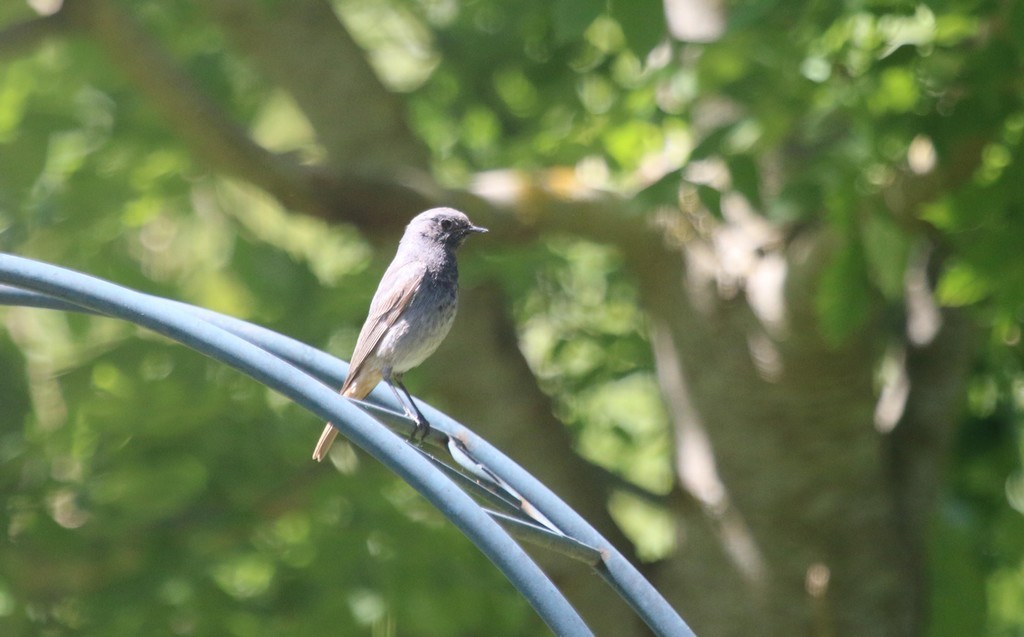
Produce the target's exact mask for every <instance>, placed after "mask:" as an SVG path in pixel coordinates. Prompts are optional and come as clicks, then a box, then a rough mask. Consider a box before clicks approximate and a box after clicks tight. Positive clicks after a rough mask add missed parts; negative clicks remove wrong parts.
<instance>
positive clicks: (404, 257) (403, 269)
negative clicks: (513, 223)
mask: <svg viewBox="0 0 1024 637" xmlns="http://www.w3.org/2000/svg"><path fill="white" fill-rule="evenodd" d="M478 232H487V229H486V228H481V227H479V226H474V225H473V223H472V222H470V220H469V217H467V216H466V215H464V214H463V213H461V212H459V211H458V210H455V209H453V208H432V209H430V210H427V211H426V212H421V213H420V214H418V215H416V216H415V217H414V218H413V220H412V221H410V222H409V225H408V226H406V228H405V234H404V235H402V240H401V242H400V243H399V244H398V252H397V253H396V254H395V258H394V260H393V261H391V265H390V266H388V269H387V271H386V272H385V273H384V277H383V278H382V279H381V280H380V285H378V286H377V292H376V293H374V295H373V301H371V302H370V312H369V315H368V316H367V317H366V322H365V323H363V328H362V329H361V330H360V331H359V338H358V339H357V340H356V348H355V351H354V352H353V353H352V361H351V363H350V365H349V370H348V377H346V378H345V383H344V384H343V385H342V386H341V395H342V396H347V397H348V398H354V399H357V400H359V399H362V398H365V397H366V395H367V394H369V393H370V391H371V390H372V389H373V388H374V387H375V386H376V385H377V383H379V382H380V381H381V380H382V379H383V380H384V381H386V382H387V383H388V386H390V387H391V391H393V392H395V397H396V398H398V402H399V403H402V404H403V406H404V408H405V413H406V415H407V416H409V417H410V418H412V419H414V420H415V421H416V429H414V430H413V439H415V438H416V435H417V434H418V433H420V432H422V434H423V436H426V435H427V433H429V431H430V424H429V423H428V422H427V420H426V418H424V417H423V414H421V413H420V410H419V408H418V407H416V404H415V403H414V402H413V400H412V396H410V395H409V391H408V390H407V389H406V388H405V386H404V385H402V374H404V373H405V372H407V371H409V370H410V369H412V368H413V367H416V366H417V365H419V364H420V363H422V362H423V361H424V360H426V358H427V357H428V356H430V355H431V354H433V353H434V350H436V349H437V346H438V345H440V344H441V341H443V340H444V337H445V336H447V335H448V330H449V329H451V326H452V321H453V320H454V319H455V309H456V306H457V305H458V295H459V269H458V265H457V264H456V262H455V251H456V250H457V249H458V248H459V246H461V245H462V242H463V241H465V239H466V237H468V236H469V235H471V234H474V233H478ZM396 386H397V387H398V388H399V389H401V390H402V393H404V394H405V397H406V398H407V399H408V403H406V402H405V401H403V400H402V397H401V396H400V395H399V394H398V391H397V390H396V389H395V387H396ZM410 407H411V409H410ZM337 434H338V430H337V429H335V428H334V427H332V426H331V425H330V423H328V424H327V426H326V427H324V431H323V433H322V434H320V441H319V442H317V445H316V449H315V450H314V451H313V458H314V459H315V460H317V461H320V460H323V459H324V456H326V455H327V451H328V450H329V449H330V448H331V443H333V442H334V438H335V436H337Z"/></svg>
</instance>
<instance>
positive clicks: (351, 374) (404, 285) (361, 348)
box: [341, 261, 427, 394]
mask: <svg viewBox="0 0 1024 637" xmlns="http://www.w3.org/2000/svg"><path fill="white" fill-rule="evenodd" d="M426 271H427V267H426V266H425V265H424V264H423V263H422V262H418V261H412V262H409V263H405V264H402V265H401V266H399V267H397V268H394V269H392V268H388V271H387V272H385V273H384V276H383V278H381V280H380V285H378V286H377V292H376V293H375V294H374V295H373V301H371V302H370V311H369V313H368V315H367V317H366V322H365V323H363V328H362V329H361V330H359V338H358V339H357V340H356V348H355V351H353V352H352V360H351V362H350V363H349V370H348V376H347V377H346V378H345V384H344V385H342V387H341V393H343V394H344V393H345V390H346V389H348V387H349V385H351V384H352V382H354V381H355V379H356V378H357V377H358V376H359V371H360V368H361V367H362V366H363V363H365V362H366V359H367V357H368V356H369V355H370V354H371V353H373V352H374V351H375V350H376V349H377V345H378V344H380V339H381V338H383V337H384V335H385V334H386V333H387V331H388V330H389V329H391V326H392V325H394V324H395V321H397V320H398V317H400V316H401V315H402V313H403V312H404V311H405V309H406V308H407V307H409V304H410V303H411V302H412V297H413V296H415V294H416V290H417V289H419V286H420V282H421V281H423V275H424V274H425V273H426Z"/></svg>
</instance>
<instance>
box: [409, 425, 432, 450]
mask: <svg viewBox="0 0 1024 637" xmlns="http://www.w3.org/2000/svg"><path fill="white" fill-rule="evenodd" d="M415 421H416V427H415V428H413V430H412V433H411V434H409V442H411V443H412V444H414V445H420V444H423V442H424V441H425V440H426V439H427V436H429V435H430V423H429V422H427V420H426V419H425V418H416V419H415ZM420 432H423V434H422V435H421V436H419V440H416V437H417V435H418V434H419V433H420Z"/></svg>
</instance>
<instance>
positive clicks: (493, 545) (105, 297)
mask: <svg viewBox="0 0 1024 637" xmlns="http://www.w3.org/2000/svg"><path fill="white" fill-rule="evenodd" d="M0 281H3V282H6V283H10V284H12V285H14V286H17V287H22V288H28V289H31V290H36V291H39V292H42V293H45V294H48V295H51V296H54V297H57V298H60V299H64V300H66V301H68V302H70V303H72V304H74V305H78V306H81V307H83V308H86V309H89V310H93V311H95V312H98V313H101V314H104V315H107V316H111V317H116V318H121V319H124V320H127V321H131V322H133V323H136V324H138V325H141V326H143V327H146V328H149V329H151V330H153V331H155V332H158V333H160V334H163V335H165V336H168V337H170V338H172V339H174V340H177V341H179V342H181V343H182V344H184V345H187V346H189V347H191V348H193V349H195V350H197V351H200V352H202V353H204V354H206V355H208V356H211V357H213V358H215V359H217V360H220V361H222V362H224V363H226V364H228V365H231V366H232V367H235V368H236V369H238V370H240V371H242V372H244V373H246V374H248V375H249V376H251V377H253V378H254V379H256V380H257V381H259V382H261V383H263V384H265V385H267V386H268V387H271V388H273V389H275V390H277V391H279V392H281V393H282V394H284V395H285V396H288V397H289V398H291V399H292V400H294V401H296V402H297V403H299V404H301V405H302V406H304V407H305V408H306V409H309V410H310V411H311V412H313V413H315V414H317V415H318V416H320V417H321V418H323V419H324V420H329V421H331V422H333V423H335V426H336V427H338V428H339V430H341V432H342V433H343V434H344V435H345V436H346V437H347V438H348V439H349V440H351V441H352V442H353V443H355V444H356V445H358V446H360V447H361V448H363V449H364V450H366V451H367V452H368V453H370V454H371V455H372V456H374V457H375V458H377V459H378V460H379V461H380V462H382V463H383V464H385V465H386V466H387V467H389V468H390V469H391V470H392V471H394V472H395V473H396V474H398V475H399V476H400V477H401V478H402V479H404V480H405V481H406V482H408V483H409V484H410V485H412V486H413V487H414V488H415V489H416V490H417V491H419V492H420V493H421V494H423V496H424V497H426V498H427V499H428V500H429V501H430V502H431V503H432V504H433V505H434V506H436V507H437V508H438V510H440V511H441V512H442V513H443V514H444V515H445V516H446V517H448V519H450V520H451V521H452V522H453V523H454V524H455V525H456V526H457V527H458V528H459V529H460V530H461V531H462V532H463V533H465V534H466V536H467V537H469V538H470V539H471V540H472V541H473V542H474V543H475V544H476V545H477V546H478V547H479V548H480V550H481V551H483V553H484V554H485V555H487V557H488V558H489V559H491V561H493V562H494V563H495V565H496V566H498V568H499V569H500V570H501V571H502V572H503V573H505V575H506V577H508V578H509V579H510V580H511V581H512V583H513V584H514V585H515V586H516V588H517V589H518V590H519V591H520V592H521V593H522V594H523V596H524V597H526V599H527V600H528V601H529V602H530V603H531V604H532V605H533V607H534V608H535V609H536V610H537V612H538V614H539V615H540V616H541V618H542V619H543V620H544V621H545V622H546V623H547V624H548V626H549V627H550V628H551V629H552V630H553V631H554V632H555V633H556V634H558V635H580V636H588V635H592V634H593V633H592V632H591V631H590V629H589V628H587V626H586V624H584V623H583V620H582V619H581V618H580V616H579V614H578V613H577V612H576V611H575V610H574V609H573V608H572V606H571V605H570V604H569V603H568V601H566V599H565V597H564V596H563V595H562V594H561V593H560V592H559V591H558V589H557V588H556V587H555V586H554V584H552V583H551V581H550V580H549V579H548V578H547V576H546V575H545V574H544V573H543V571H541V570H540V568H539V567H538V566H537V565H536V564H534V563H533V561H532V560H531V559H530V558H529V556H527V554H526V552H525V551H523V549H522V548H521V547H520V546H519V545H518V544H517V543H516V542H515V541H514V540H512V538H510V537H509V536H508V534H507V533H505V531H504V530H502V529H501V527H500V526H499V525H498V524H497V523H496V522H495V521H494V520H492V519H491V518H490V516H488V515H487V513H486V512H484V511H483V510H482V509H481V508H480V507H479V506H478V505H477V504H476V503H475V502H473V500H472V498H470V497H469V496H468V495H467V494H466V493H464V492H463V491H462V490H460V489H459V488H458V487H456V486H455V485H454V484H453V483H452V482H451V480H449V479H448V478H447V477H445V476H444V475H442V474H441V473H440V472H439V471H438V470H437V469H436V468H435V467H433V466H431V464H430V462H429V461H428V460H427V459H426V458H423V457H422V456H420V454H419V453H418V452H416V450H414V449H413V448H412V447H410V446H409V445H408V444H406V443H405V441H403V440H402V439H401V438H399V437H398V436H396V435H394V434H393V433H391V432H390V431H389V430H387V429H386V428H384V427H382V426H380V425H379V424H378V423H376V422H375V421H374V420H373V419H372V418H371V417H369V416H368V415H367V414H365V413H364V412H363V411H362V410H360V409H359V408H358V407H356V406H354V405H352V404H351V403H349V401H347V400H346V399H344V398H342V397H341V396H340V395H338V394H337V393H336V392H335V391H333V390H331V389H330V388H328V387H326V386H325V385H323V384H322V383H320V382H317V381H316V380H315V379H313V378H311V377H310V376H308V375H307V374H305V373H304V372H301V371H299V370H298V369H296V368H295V367H293V366H292V365H290V364H288V363H285V362H284V361H282V360H280V359H279V358H277V357H276V356H274V355H272V354H270V353H268V352H267V351H264V350H263V349H262V348H260V347H258V346H255V345H253V344H252V343H250V342H249V341H247V340H245V339H243V338H241V337H239V336H236V335H234V334H232V333H230V332H228V331H226V330H224V329H221V328H219V327H217V326H215V325H213V324H212V323H210V322H208V321H206V320H204V319H202V318H199V317H198V316H196V315H194V314H191V313H188V312H184V311H181V310H180V309H178V308H173V307H171V306H170V304H167V303H160V302H154V301H155V300H154V299H153V298H152V297H148V296H146V295H144V294H140V293H137V292H134V291H132V290H128V289H125V288H122V287H120V286H117V285H114V284H113V283H109V282H107V281H102V280H100V279H96V278H94V277H90V276H87V275H84V274H80V273H76V272H71V271H69V270H65V269H62V268H58V267H55V266H52V265H47V264H43V263H38V262H35V261H32V260H29V259H24V258H21V257H15V256H12V255H6V254H0ZM310 349H312V348H310Z"/></svg>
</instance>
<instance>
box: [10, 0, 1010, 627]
mask: <svg viewBox="0 0 1024 637" xmlns="http://www.w3.org/2000/svg"><path fill="white" fill-rule="evenodd" d="M1022 77H1024V5H1022V4H1021V3H1014V2H999V1H994V0H993V1H987V0H946V1H944V2H928V3H924V2H922V3H917V2H907V1H903V0H874V1H871V0H847V1H845V2H789V3H780V2H776V1H775V0H746V1H743V2H739V1H736V2H731V1H727V0H664V1H663V2H650V1H649V2H630V3H627V2H622V1H621V0H610V1H609V0H602V1H596V0H543V1H542V0H519V1H516V2H511V1H509V0H466V1H462V2H459V1H457V0H335V1H333V2H330V1H325V0H289V1H287V2H286V1H284V0H264V1H261V2H251V1H243V0H203V1H197V0H191V1H190V0H76V1H75V2H67V3H64V4H62V3H61V2H60V0H28V1H27V2H15V1H12V2H4V3H2V4H0V250H3V251H5V252H9V253H13V254H18V255H23V256H27V257H32V258H36V259H41V260H44V261H47V262H51V263H55V264H58V265H62V266H66V267H70V268H73V269H76V270H80V271H84V272H88V273H91V274H94V275H96V276H100V277H104V278H107V279H110V280H112V281H114V282H117V283H120V284H122V285H127V286H130V287H133V288H136V289H139V290H142V291H145V292H149V293H153V294H158V295H163V296H167V297H170V298H173V299H178V300H182V301H186V302H189V303H193V304H197V305H200V306H204V307H208V308H212V309H214V310H217V311H220V312H224V313H227V314H231V315H233V316H237V317H240V318H244V319H246V320H249V321H253V322H256V323H259V324H262V325H265V326H268V327H270V328H272V329H274V330H277V331H280V332H283V333H285V334H288V335H290V336H293V337H295V338H298V339H300V340H302V341H305V342H307V343H310V344H312V345H315V346H317V347H321V348H323V349H326V350H328V351H329V352H331V353H333V354H335V355H337V356H340V357H343V358H347V357H348V356H349V354H350V353H351V351H352V346H353V344H354V342H355V338H356V335H357V334H358V329H359V326H360V324H361V323H362V320H363V318H364V317H365V312H366V308H367V306H368V303H369V299H370V297H371V296H372V293H373V290H374V289H375V287H376V284H377V281H378V280H379V277H380V275H381V273H382V272H383V270H384V268H385V267H386V264H387V263H388V261H389V260H390V258H391V256H392V255H393V251H394V246H395V243H396V241H397V237H398V236H399V233H400V232H401V229H402V227H403V226H404V224H405V223H406V222H407V221H408V219H409V218H411V217H412V216H413V215H414V214H416V213H417V212H419V211H420V210H422V209H425V208H427V207H430V206H434V205H454V206H456V207H459V208H461V209H463V210H465V211H466V212H467V213H469V215H470V216H471V218H472V219H473V220H474V221H475V222H476V223H477V224H479V225H483V226H487V227H489V228H491V233H490V234H488V235H486V236H485V237H483V238H480V239H479V240H474V241H471V242H469V243H468V244H467V245H466V247H465V249H464V250H463V251H462V253H461V255H460V256H461V259H460V261H461V270H462V291H463V297H462V307H461V309H460V315H459V319H458V322H457V324H456V326H455V329H454V331H453V336H452V337H451V338H449V339H448V341H447V342H446V343H445V344H444V345H443V346H442V348H441V349H440V350H439V351H438V353H437V354H436V355H435V356H434V357H433V358H432V359H430V360H429V361H427V362H426V363H425V364H424V365H423V366H422V367H421V368H419V369H417V370H415V371H413V372H411V373H410V374H409V375H408V377H407V384H408V386H409V387H410V389H411V390H412V391H413V392H415V393H417V394H419V395H420V396H422V397H424V398H425V399H427V400H429V401H431V402H432V403H433V404H435V405H436V406H438V407H440V408H441V409H443V410H445V411H447V412H448V413H450V414H451V415H452V416H453V417H455V418H457V419H459V420H461V421H463V422H464V423H466V424H467V425H468V426H469V427H471V428H473V429H475V430H476V431H478V432H479V433H481V434H482V435H483V436H484V437H486V438H488V439H489V440H491V441H492V442H494V443H495V444H497V445H498V446H499V447H501V448H502V449H503V450H504V451H506V452H507V453H508V454H509V455H510V456H512V457H513V458H515V459H516V460H517V461H519V462H520V463H521V464H522V465H524V466H525V467H526V468H527V469H528V470H530V471H532V472H534V474H535V475H537V476H538V477H539V478H540V479H542V480H543V481H544V482H546V483H547V484H548V485H549V486H550V487H551V488H553V489H554V490H555V491H556V492H557V493H559V494H560V495H562V496H563V497H564V498H565V499H566V500H567V501H568V502H569V503H570V504H571V505H572V506H574V507H575V508H576V509H577V510H578V511H579V512H580V513H582V514H583V515H584V516H585V517H587V519H588V520H590V521H591V522H592V523H593V524H595V525H596V526H597V527H598V528H599V529H600V530H601V531H602V532H603V533H605V534H606V536H607V537H609V538H611V539H613V541H615V542H616V543H617V544H618V545H619V546H620V547H621V548H622V550H623V551H625V552H626V554H627V555H628V556H630V557H631V558H632V559H634V560H635V562H636V563H637V564H638V565H639V566H640V567H641V569H642V570H643V571H644V573H645V574H646V575H647V577H648V578H650V580H651V581H652V582H653V583H654V585H655V586H657V587H658V589H659V590H660V591H662V592H663V594H664V595H665V596H666V597H667V598H668V599H669V600H670V602H671V603H672V604H673V605H674V606H675V607H676V608H677V609H678V610H679V612H680V613H681V614H682V616H683V617H684V618H685V619H686V620H687V621H688V622H689V623H690V625H691V626H692V627H693V628H694V630H695V631H696V632H697V634H699V635H702V636H704V637H714V636H718V635H743V636H748V635H794V634H797V635H815V636H862V635H923V636H929V637H940V636H947V635H958V636H960V635H985V636H993V637H996V636H999V637H1008V636H1011V635H1024V473H1022V470H1021V465H1022V453H1024V444H1022V440H1021V433H1022V424H1021V423H1022V405H1024V369H1022V363H1024V357H1022V353H1024V350H1022V345H1021V330H1020V324H1021V320H1022V318H1024V258H1022V246H1024V207H1022V206H1024V162H1022V157H1021V153H1022V133H1024V84H1022V83H1021V78H1022ZM0 326H2V327H0V633H2V634H3V635H5V636H20V635H72V634H73V635H104V636H118V635H139V634H149V635H238V636H248V635H298V634H303V635H321V634H335V635H348V634H352V635H374V636H385V635H423V636H435V635H436V636H442V635H443V636H448V635H466V636H469V635H493V636H501V635H532V634H543V633H544V631H545V630H546V629H545V628H544V626H543V624H542V623H541V622H540V620H539V619H538V618H537V617H536V615H535V614H534V613H533V611H532V610H531V609H530V608H529V606H528V605H527V604H526V603H525V602H524V601H523V600H522V599H521V598H520V597H519V596H518V594H517V593H516V592H515V590H514V589H513V588H512V587H511V586H510V585H509V584H508V583H507V581H505V580H504V578H503V577H502V576H501V575H500V574H499V573H498V572H497V571H496V570H495V569H494V568H493V567H492V566H491V565H490V564H489V563H488V562H487V561H486V559H485V558H483V557H482V556H481V555H480V554H479V553H478V552H477V551H476V550H475V549H474V548H473V547H472V545H470V544H469V542H468V541H466V540H465V539H464V538H463V537H462V536H461V535H460V534H459V533H458V532H457V531H455V530H454V529H453V528H452V527H451V525H450V524H448V523H447V522H445V521H444V520H443V518H442V517H441V516H440V515H439V514H438V513H437V512H435V511H434V510H432V509H431V508H430V507H429V506H428V505H427V504H426V503H425V502H424V501H423V500H422V499H421V498H420V497H419V496H418V495H416V494H415V493H414V492H413V491H412V490H411V489H410V488H409V487H408V486H406V485H405V484H404V483H402V482H401V481H400V480H398V479H397V478H395V477H394V476H392V475H390V474H389V473H388V472H387V471H385V470H383V469H382V468H381V467H380V466H379V465H378V464H377V463H376V462H374V461H373V460H372V459H369V458H368V457H367V456H365V455H364V454H363V453H362V452H360V451H359V450H357V449H355V448H353V447H351V446H349V445H346V444H338V445H336V446H335V449H334V451H333V452H332V454H331V456H330V459H329V460H330V461H329V462H325V463H323V464H319V465H318V464H316V463H314V462H313V461H311V460H310V453H311V450H312V447H313V444H314V443H315V441H316V438H317V436H318V434H319V431H320V428H321V426H322V424H323V423H322V422H320V421H319V420H318V419H316V418H315V417H313V416H311V415H310V414H308V413H305V412H304V411H303V410H301V409H299V408H297V407H296V406H295V405H292V404H290V403H289V402H288V401H286V400H285V399H283V398H282V397H280V396H278V395H276V394H274V393H272V392H270V391H268V390H266V389H264V388H263V387H261V386H260V385H258V384H257V383H255V382H253V381H251V380H249V379H248V378H246V377H244V376H242V375H240V374H238V373H236V372H234V371H232V370H230V369H227V368H225V367H224V366H222V365H219V364H215V363H213V362H212V361H210V360H207V359H205V358H203V357H201V356H200V355H198V354H196V353H194V352H192V351H189V350H186V349H185V348H183V347H181V346H178V345H176V344H174V343H171V342H168V341H166V340H165V339H163V338H160V337H157V336H154V335H153V334H151V333H147V332H145V331H142V330H139V329H136V328H134V327H132V326H130V325H127V324H123V323H119V322H116V321H111V320H106V319H101V318H94V317H86V316H79V315H69V314H63V313H57V312H47V311H42V310H32V309H25V308H2V309H0ZM538 558H539V559H540V560H541V562H542V564H543V565H544V566H545V568H546V570H547V571H548V572H549V573H550V574H551V575H552V577H553V578H554V579H555V581H556V583H557V584H558V585H559V586H560V587H561V588H562V589H563V590H564V591H566V593H567V595H569V596H570V598H571V600H572V601H573V602H574V603H575V604H576V605H577V607H578V608H579V609H580V611H581V612H582V614H583V615H584V618H585V619H586V620H587V621H588V622H589V623H590V625H591V626H593V627H594V629H595V631H596V632H597V634H599V635H615V636H620V635H643V634H646V633H645V628H643V627H642V626H640V625H638V624H637V620H636V619H635V618H633V616H632V614H631V613H630V612H629V610H628V609H627V608H626V607H625V605H624V604H623V603H622V602H621V601H620V600H618V598H617V597H615V596H614V594H612V593H611V592H609V591H608V590H607V589H606V588H605V586H604V584H603V582H602V581H601V580H600V579H599V578H598V577H595V576H594V575H593V573H591V572H589V571H588V570H587V569H586V568H584V567H582V566H579V565H577V564H575V563H570V562H569V561H568V560H566V559H564V558H558V557H552V556H549V555H544V554H541V555H538Z"/></svg>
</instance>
